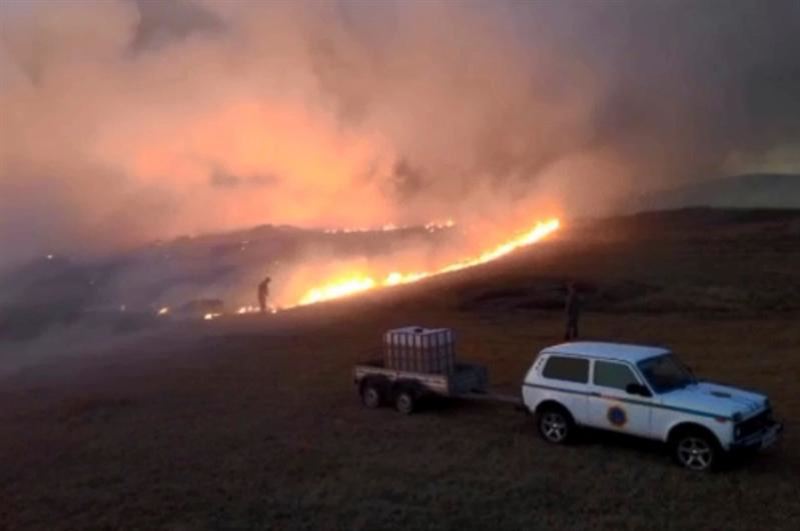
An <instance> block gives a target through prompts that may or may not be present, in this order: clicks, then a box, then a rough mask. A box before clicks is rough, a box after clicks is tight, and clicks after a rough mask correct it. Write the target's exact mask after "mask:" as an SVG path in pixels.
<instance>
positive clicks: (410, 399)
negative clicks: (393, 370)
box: [394, 389, 417, 415]
mask: <svg viewBox="0 0 800 531" xmlns="http://www.w3.org/2000/svg"><path fill="white" fill-rule="evenodd" d="M416 405H417V399H416V397H415V396H414V393H413V392H412V391H411V390H410V389H400V390H398V391H397V393H395V395H394V407H395V408H397V411H399V412H400V413H402V414H403V415H410V414H411V413H413V412H414V408H415V407H416Z"/></svg>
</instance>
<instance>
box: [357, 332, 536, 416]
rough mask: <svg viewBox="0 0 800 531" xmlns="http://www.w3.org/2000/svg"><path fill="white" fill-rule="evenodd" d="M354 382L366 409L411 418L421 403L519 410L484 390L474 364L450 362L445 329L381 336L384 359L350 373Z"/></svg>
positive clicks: (484, 374) (485, 382)
mask: <svg viewBox="0 0 800 531" xmlns="http://www.w3.org/2000/svg"><path fill="white" fill-rule="evenodd" d="M353 381H354V383H355V386H356V389H357V391H358V394H359V396H360V397H361V401H362V403H363V404H364V405H365V406H366V407H368V408H378V407H381V406H383V405H387V404H393V405H394V407H395V408H396V409H397V410H398V411H399V412H401V413H403V414H406V415H408V414H411V413H412V412H414V410H415V409H417V406H418V405H419V403H420V402H421V401H423V400H424V399H425V398H426V397H431V396H440V397H448V398H467V399H476V400H491V401H494V402H504V403H509V404H513V405H515V406H519V405H521V404H522V399H521V397H517V396H512V395H501V394H497V393H493V392H491V391H490V390H489V371H488V370H487V368H486V367H485V366H483V365H480V364H476V363H465V362H457V361H456V360H455V341H454V338H453V334H452V331H450V330H449V329H444V328H438V329H426V328H421V327H414V326H411V327H404V328H398V329H394V330H389V331H388V332H386V333H385V334H384V346H383V356H382V357H381V356H378V355H375V354H373V357H372V359H371V360H370V361H367V362H364V363H361V364H358V365H356V366H355V368H354V369H353Z"/></svg>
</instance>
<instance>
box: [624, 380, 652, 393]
mask: <svg viewBox="0 0 800 531" xmlns="http://www.w3.org/2000/svg"><path fill="white" fill-rule="evenodd" d="M625 392H626V393H628V394H629V395H639V396H653V394H652V393H651V392H650V389H648V388H647V387H645V386H644V385H642V384H638V383H629V384H628V385H626V386H625Z"/></svg>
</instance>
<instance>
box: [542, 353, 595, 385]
mask: <svg viewBox="0 0 800 531" xmlns="http://www.w3.org/2000/svg"><path fill="white" fill-rule="evenodd" d="M542 376H544V377H545V378H550V379H553V380H564V381H567V382H577V383H586V382H588V381H589V360H586V359H581V358H567V357H564V356H550V357H549V358H548V359H547V363H546V364H545V366H544V370H543V371H542Z"/></svg>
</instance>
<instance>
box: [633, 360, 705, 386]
mask: <svg viewBox="0 0 800 531" xmlns="http://www.w3.org/2000/svg"><path fill="white" fill-rule="evenodd" d="M639 370H640V371H642V374H643V375H644V377H645V378H646V379H647V381H648V383H649V384H650V385H651V386H652V387H653V389H654V390H655V391H656V392H657V393H666V392H668V391H672V390H674V389H680V388H681V387H686V386H687V385H690V384H693V383H695V382H696V380H695V377H694V375H692V373H691V372H690V371H689V369H687V368H686V366H685V365H684V364H683V363H681V362H680V361H679V360H678V358H676V357H675V356H674V355H672V354H664V355H662V356H656V357H655V358H648V359H646V360H642V361H640V362H639Z"/></svg>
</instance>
